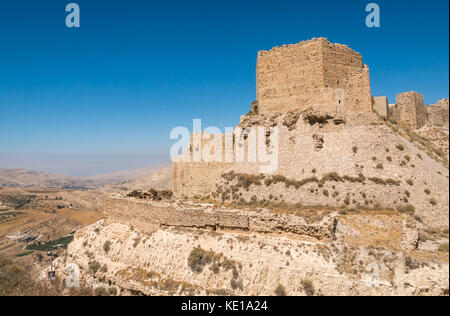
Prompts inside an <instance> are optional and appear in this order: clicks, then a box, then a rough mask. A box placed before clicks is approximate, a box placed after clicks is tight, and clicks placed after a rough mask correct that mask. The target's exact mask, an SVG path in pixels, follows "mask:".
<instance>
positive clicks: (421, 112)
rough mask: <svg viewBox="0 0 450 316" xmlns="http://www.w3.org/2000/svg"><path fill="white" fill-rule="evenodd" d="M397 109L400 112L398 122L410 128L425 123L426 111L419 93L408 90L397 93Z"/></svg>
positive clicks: (415, 127) (418, 126)
mask: <svg viewBox="0 0 450 316" xmlns="http://www.w3.org/2000/svg"><path fill="white" fill-rule="evenodd" d="M397 109H398V110H399V112H400V120H399V122H400V123H402V124H404V125H406V126H408V127H410V128H412V129H417V128H420V127H422V126H424V125H425V122H426V119H427V112H426V109H425V106H424V105H423V96H422V95H421V94H420V93H418V92H415V91H410V92H404V93H400V94H397Z"/></svg>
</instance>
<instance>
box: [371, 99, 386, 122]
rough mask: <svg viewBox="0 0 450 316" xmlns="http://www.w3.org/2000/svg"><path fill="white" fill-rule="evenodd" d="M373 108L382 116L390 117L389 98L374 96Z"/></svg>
mask: <svg viewBox="0 0 450 316" xmlns="http://www.w3.org/2000/svg"><path fill="white" fill-rule="evenodd" d="M373 110H374V111H375V112H377V113H378V114H379V115H380V116H382V117H385V118H387V117H388V99H387V97H385V96H383V97H374V98H373Z"/></svg>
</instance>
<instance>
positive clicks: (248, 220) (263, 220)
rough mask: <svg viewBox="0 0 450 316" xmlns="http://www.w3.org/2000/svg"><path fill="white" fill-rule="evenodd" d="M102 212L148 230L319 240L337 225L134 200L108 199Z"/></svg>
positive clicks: (328, 218)
mask: <svg viewBox="0 0 450 316" xmlns="http://www.w3.org/2000/svg"><path fill="white" fill-rule="evenodd" d="M102 211H103V212H104V214H105V215H106V216H107V221H110V222H115V223H121V224H125V225H132V226H133V227H135V228H136V229H138V230H139V231H142V232H144V233H152V232H154V231H155V230H157V229H158V228H160V227H162V226H174V227H186V228H213V229H235V230H244V231H253V232H260V233H273V232H291V233H294V234H298V235H306V236H308V237H313V238H317V239H323V238H332V237H333V236H334V231H335V228H336V225H337V220H336V218H335V217H333V216H325V217H324V218H322V219H321V220H320V221H317V222H313V223H308V222H306V221H305V219H304V218H302V217H299V216H296V215H293V214H272V213H269V212H267V211H266V212H263V211H259V212H251V211H240V210H225V209H223V210H213V209H209V208H201V207H197V208H195V207H192V208H190V209H189V208H186V207H182V208H176V207H173V205H172V206H168V205H158V203H155V204H152V203H151V202H150V203H149V202H145V201H139V200H137V201H132V200H130V199H122V198H112V199H111V198H110V199H105V200H104V201H103V205H102Z"/></svg>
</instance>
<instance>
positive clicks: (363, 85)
mask: <svg viewBox="0 0 450 316" xmlns="http://www.w3.org/2000/svg"><path fill="white" fill-rule="evenodd" d="M344 91H345V104H344V107H345V112H370V111H372V95H371V92H370V78H369V68H367V67H365V68H363V69H362V70H360V71H358V72H355V73H353V74H351V75H350V76H349V77H348V78H347V79H346V80H345V88H344Z"/></svg>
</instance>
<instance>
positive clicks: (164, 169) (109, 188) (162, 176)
mask: <svg viewBox="0 0 450 316" xmlns="http://www.w3.org/2000/svg"><path fill="white" fill-rule="evenodd" d="M172 187H173V182H172V167H171V166H170V165H169V164H167V165H163V166H160V169H159V170H157V171H156V172H154V173H152V174H148V175H147V176H144V177H140V178H136V179H132V180H129V181H123V182H118V183H112V184H109V185H106V186H104V187H102V188H101V189H100V191H103V192H105V193H112V192H120V191H132V190H144V191H147V190H149V189H156V190H161V189H170V190H172Z"/></svg>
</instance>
